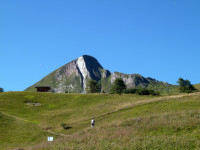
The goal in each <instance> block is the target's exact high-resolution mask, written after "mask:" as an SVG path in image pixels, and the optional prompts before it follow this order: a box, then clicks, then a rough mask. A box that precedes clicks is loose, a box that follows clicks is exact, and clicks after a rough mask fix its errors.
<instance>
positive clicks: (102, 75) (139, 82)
mask: <svg viewBox="0 0 200 150" xmlns="http://www.w3.org/2000/svg"><path fill="white" fill-rule="evenodd" d="M116 78H122V79H123V80H124V82H125V84H126V85H127V88H132V87H138V86H139V87H142V88H144V87H147V86H148V85H149V84H152V83H162V82H160V81H157V80H155V79H153V78H145V77H143V76H141V75H139V74H124V73H120V72H114V73H111V72H110V71H109V70H106V69H104V68H103V67H102V66H101V65H100V63H99V62H98V61H97V59H96V58H94V57H92V56H88V55H83V56H81V57H79V58H77V59H75V60H73V61H71V62H69V63H67V64H65V65H64V66H62V67H60V68H58V69H57V70H55V71H53V72H52V73H50V74H49V75H47V76H46V77H44V78H43V79H41V80H40V81H39V82H37V83H35V84H34V85H32V86H30V87H28V88H27V89H26V91H35V87H36V86H47V85H48V86H50V87H51V88H52V90H53V92H55V93H65V92H75V93H85V92H86V85H87V82H88V81H89V80H90V79H93V80H96V81H98V82H99V83H100V85H101V91H104V92H108V91H109V89H110V87H111V85H112V83H113V82H114V81H115V79H116Z"/></svg>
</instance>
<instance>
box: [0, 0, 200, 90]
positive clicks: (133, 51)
mask: <svg viewBox="0 0 200 150" xmlns="http://www.w3.org/2000/svg"><path fill="white" fill-rule="evenodd" d="M199 7H200V1H199V0H17V1H16V0H1V1H0V64H1V67H0V69H1V70H0V87H3V88H4V90H5V91H21V90H24V89H25V88H27V87H28V86H30V85H32V84H34V83H35V82H37V81H39V80H40V79H41V78H43V77H45V76H46V75H47V74H49V73H50V72H52V71H54V70H55V69H57V68H58V67H60V66H62V65H64V64H66V63H68V62H69V61H71V60H73V59H75V58H77V57H79V56H81V55H84V54H87V55H91V56H94V57H95V58H97V59H98V61H99V62H100V63H101V64H102V66H103V67H104V68H105V69H108V70H110V71H111V72H114V71H119V72H123V73H127V74H132V73H137V74H141V75H143V76H145V77H153V78H156V79H157V80H161V81H166V82H169V83H171V84H176V81H177V79H178V78H179V77H183V78H185V79H189V80H190V81H191V82H192V83H193V84H196V83H200V69H199V68H198V67H199V64H200V62H199V59H198V58H199V57H200V9H199Z"/></svg>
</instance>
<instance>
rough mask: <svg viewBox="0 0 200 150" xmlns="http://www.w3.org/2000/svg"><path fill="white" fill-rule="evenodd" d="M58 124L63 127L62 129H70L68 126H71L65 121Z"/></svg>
mask: <svg viewBox="0 0 200 150" xmlns="http://www.w3.org/2000/svg"><path fill="white" fill-rule="evenodd" d="M60 126H61V127H63V129H70V128H72V127H71V126H70V125H68V124H66V123H61V124H60Z"/></svg>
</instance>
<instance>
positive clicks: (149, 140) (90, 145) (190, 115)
mask: <svg viewBox="0 0 200 150" xmlns="http://www.w3.org/2000/svg"><path fill="white" fill-rule="evenodd" d="M92 117H94V118H95V120H96V125H95V128H93V129H91V127H90V120H91V118H92ZM61 124H66V125H67V126H68V127H69V128H66V129H64V128H63V127H62V126H61ZM0 133H1V134H0V147H1V149H33V150H37V149H47V150H48V149H83V150H85V149H138V150H139V149H152V150H153V149H200V142H199V141H200V93H191V94H177V95H170V96H139V95H135V94H122V95H115V94H56V93H37V92H4V93H0ZM48 136H53V137H54V141H53V142H47V137H48Z"/></svg>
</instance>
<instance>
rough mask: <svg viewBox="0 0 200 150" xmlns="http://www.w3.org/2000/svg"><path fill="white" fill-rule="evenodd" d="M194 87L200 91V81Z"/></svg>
mask: <svg viewBox="0 0 200 150" xmlns="http://www.w3.org/2000/svg"><path fill="white" fill-rule="evenodd" d="M194 87H195V88H196V89H197V90H199V91H200V83H199V84H195V85H194Z"/></svg>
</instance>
